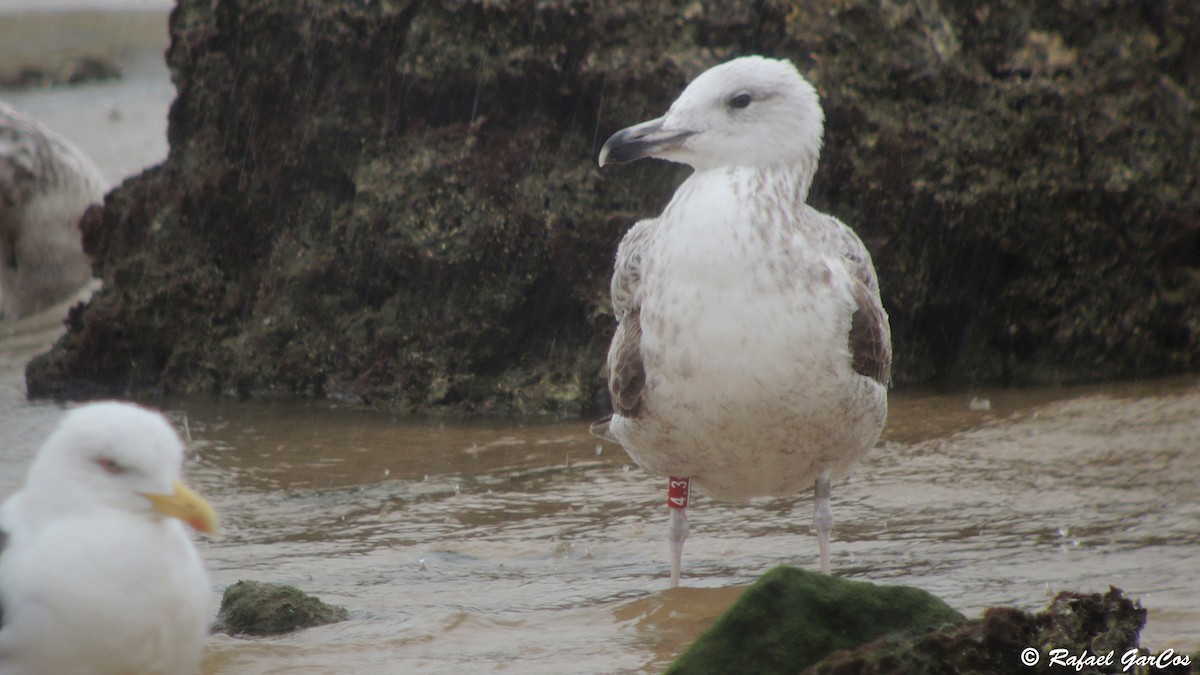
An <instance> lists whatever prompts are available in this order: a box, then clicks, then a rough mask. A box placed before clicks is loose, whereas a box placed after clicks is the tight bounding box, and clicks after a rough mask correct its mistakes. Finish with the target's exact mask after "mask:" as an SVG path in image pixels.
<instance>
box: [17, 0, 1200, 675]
mask: <svg viewBox="0 0 1200 675" xmlns="http://www.w3.org/2000/svg"><path fill="white" fill-rule="evenodd" d="M80 2H81V3H82V4H85V5H86V4H88V3H87V2H83V0H80ZM67 4H72V3H67ZM92 5H99V6H100V7H101V9H103V10H104V11H106V12H108V14H109V15H111V14H113V13H114V12H117V11H118V10H119V11H131V10H127V9H122V8H126V7H127V6H128V5H129V3H128V2H124V3H123V2H122V0H113V2H111V3H108V4H107V5H106V3H105V2H103V0H92ZM133 5H136V7H137V12H135V13H136V17H134V18H133V19H130V20H124V19H122V20H120V21H115V22H114V21H109V22H108V23H106V24H104V25H108V26H110V28H109V29H105V30H109V31H110V32H109V33H105V34H103V35H101V36H100V37H99V38H94V37H93V38H90V39H98V40H100V42H101V43H102V44H114V43H119V44H121V45H126V43H127V42H128V43H131V44H133V46H132V47H128V45H126V47H128V48H127V49H126V48H125V47H122V49H123V50H124V51H122V50H116V51H115V52H114V53H117V54H118V57H119V59H124V60H123V61H122V63H124V64H125V73H126V76H125V78H123V79H122V80H121V81H118V82H112V83H99V84H94V85H88V86H83V87H67V88H53V89H46V90H26V91H22V92H4V91H0V98H5V99H6V100H9V101H10V102H13V103H16V104H17V105H20V106H22V107H23V108H24V109H26V110H28V111H30V112H32V113H34V114H37V115H38V116H39V117H41V118H42V119H44V120H46V121H47V123H51V124H52V126H54V127H55V128H58V129H60V130H62V131H63V133H64V135H67V136H68V137H69V138H72V140H74V141H75V142H76V143H78V144H79V145H80V146H81V147H84V149H85V150H87V151H89V152H91V153H92V154H93V155H94V156H96V159H97V161H98V163H100V164H101V168H102V170H104V172H105V174H106V175H107V176H109V177H110V179H112V180H114V181H117V180H120V179H121V178H123V177H124V176H127V175H130V174H132V173H135V172H136V171H138V170H140V169H141V168H142V167H144V166H146V165H148V164H152V163H154V162H156V161H158V160H159V159H161V158H162V157H163V156H165V154H166V143H165V115H166V107H167V105H168V104H169V103H170V100H171V96H172V95H173V90H172V88H171V85H170V83H169V80H168V79H167V75H166V69H165V67H164V66H162V65H161V56H160V54H161V44H159V43H157V42H155V39H152V38H148V37H146V31H148V30H150V29H151V28H146V27H145V26H149V27H154V26H165V15H163V16H161V17H159V18H158V19H151V18H147V15H146V14H145V13H144V12H143V11H142V10H144V9H145V8H146V7H150V8H151V9H153V8H155V7H157V8H159V10H162V6H161V5H162V3H155V2H144V3H138V2H134V3H133ZM114 8H116V9H114ZM163 11H165V10H163ZM2 14H3V13H2V12H0V15H2ZM58 16H59V18H54V17H48V16H40V17H34V18H29V17H26V18H24V19H21V21H25V22H26V23H19V22H14V20H11V17H7V16H0V19H3V20H2V21H0V32H3V31H4V30H5V28H6V27H7V29H8V33H4V35H5V36H6V37H5V39H6V42H5V44H6V45H8V46H9V47H10V48H12V45H13V44H15V43H14V42H13V41H14V40H17V39H27V40H29V41H30V42H31V43H36V44H39V45H44V44H45V43H46V42H47V41H46V40H45V39H44V36H45V35H46V34H47V31H49V33H53V34H57V33H56V31H59V30H60V29H61V30H62V31H66V30H67V29H70V30H81V31H82V29H79V28H78V27H79V26H80V25H84V26H92V25H96V24H94V22H93V23H88V22H86V21H85V22H82V23H81V22H80V20H79V19H78V17H77V16H76V15H75V14H74V13H73V12H72V11H67V10H63V11H61V12H60V13H59V15H58ZM131 16H132V15H131ZM111 26H117V28H111ZM138 26H143V27H142V28H137V27H138ZM131 27H132V28H131ZM155 30H157V28H155ZM130 31H133V34H134V35H136V36H137V38H136V39H131V38H130V37H129V34H130ZM83 32H86V31H83ZM39 35H41V36H43V38H39V37H38V36H39ZM67 42H68V43H69V44H76V43H77V42H78V40H74V41H70V40H68V41H67ZM161 42H162V44H165V40H163V41H161ZM14 49H15V48H14ZM3 57H4V54H3V53H0V61H2V60H3ZM118 57H114V58H118ZM67 129H69V130H70V131H69V132H68V131H67ZM64 312H65V305H64V306H60V307H58V308H54V309H52V310H49V311H48V312H47V313H45V314H43V315H39V316H36V317H31V318H30V319H27V320H24V321H22V322H20V323H9V324H0V498H3V497H5V496H7V495H8V494H10V493H11V492H12V491H13V490H14V489H16V487H17V486H18V485H19V484H20V482H21V480H22V478H23V475H24V472H25V470H26V468H27V466H28V462H29V459H30V457H31V456H32V454H33V452H34V451H35V450H36V448H37V446H38V445H39V444H40V442H41V440H42V439H43V438H44V437H45V435H46V434H47V433H48V432H49V430H50V429H51V428H52V427H53V425H54V424H55V422H56V421H57V420H58V418H59V417H60V416H61V414H62V408H61V407H60V406H58V405H55V404H47V403H33V404H31V403H29V402H27V401H25V399H24V381H23V369H24V363H25V362H26V361H27V360H28V359H29V358H30V357H32V356H33V355H34V354H36V353H38V352H40V351H43V350H44V349H45V348H46V347H47V346H48V345H49V343H50V342H51V341H52V340H53V339H54V336H55V335H56V334H57V333H58V331H59V330H61V328H60V323H61V317H62V315H63V313H64ZM163 406H164V407H165V408H166V409H167V411H168V413H169V414H170V415H171V417H172V418H173V419H174V420H175V422H176V424H177V425H178V427H179V428H180V430H181V431H182V432H184V433H186V434H187V436H188V438H189V443H190V447H191V450H192V454H191V458H190V460H189V463H188V466H187V473H188V478H189V481H190V482H191V483H193V484H194V485H195V486H196V487H197V489H198V490H199V491H201V492H202V493H204V494H205V495H206V496H207V497H209V499H210V500H211V501H212V502H213V504H214V505H215V507H216V508H217V510H218V512H219V513H220V514H221V517H222V519H223V527H224V533H223V536H222V537H220V538H219V539H201V540H200V542H199V543H200V546H201V549H202V553H203V555H204V557H205V559H206V560H207V563H208V567H209V570H210V571H211V574H212V577H213V601H214V606H215V603H216V602H217V601H218V599H219V597H220V593H221V591H222V590H223V589H224V587H225V586H227V585H229V584H231V583H233V582H235V581H237V580H239V579H258V580H264V581H280V582H286V583H291V584H295V585H296V586H299V587H300V588H303V589H304V590H306V591H308V592H311V593H314V594H316V595H318V596H320V597H321V598H323V599H325V600H327V601H329V602H333V603H336V604H340V605H343V606H345V607H347V608H349V609H350V612H351V619H350V620H349V621H347V622H344V623H340V624H335V625H331V626H325V627H321V628H316V629H311V630H306V631H301V632H298V633H295V634H292V635H288V636H284V637H278V638H269V639H239V638H233V637H228V636H214V637H213V638H212V639H211V640H210V643H209V645H208V647H207V654H206V658H205V662H204V667H203V672H204V673H206V674H210V675H215V674H218V673H222V674H225V673H228V674H239V675H240V674H254V673H263V674H265V673H296V672H304V673H409V672H419V673H441V672H447V673H449V672H463V671H508V672H520V673H567V672H570V673H607V672H655V671H657V670H660V669H661V668H662V667H663V666H665V665H666V664H667V663H668V662H669V661H670V659H672V658H673V657H674V656H675V655H677V654H678V653H679V652H680V650H681V649H683V648H684V647H685V646H686V645H687V644H688V643H690V642H691V641H692V640H693V639H694V638H695V637H696V636H697V635H698V634H699V633H700V632H701V631H702V630H703V629H704V628H705V627H707V626H708V625H709V624H710V623H711V621H712V620H713V619H714V618H715V617H716V616H718V615H719V614H720V612H721V611H723V610H724V609H725V608H726V607H727V606H728V605H729V604H730V603H732V602H733V601H734V600H735V599H736V597H737V596H738V594H739V593H740V592H741V590H742V589H743V588H744V587H745V585H746V584H748V583H750V582H751V581H752V580H753V579H754V578H755V577H756V576H757V575H758V574H760V573H761V572H763V571H764V570H766V569H768V568H770V567H771V566H774V565H777V564H781V563H791V564H796V565H801V566H804V567H808V568H813V567H815V566H816V564H817V563H816V542H815V539H814V538H813V536H812V532H811V526H810V524H811V520H812V501H811V496H810V495H797V496H795V497H793V498H789V499H775V500H758V501H754V502H751V503H748V504H722V503H715V502H713V501H712V500H709V499H705V498H704V497H699V498H697V499H696V500H695V502H694V508H693V509H692V510H691V512H690V516H689V517H690V520H691V526H692V535H691V537H690V539H689V540H688V542H687V546H686V548H685V553H684V574H685V579H684V583H685V586H686V587H685V588H682V589H679V590H676V591H668V590H666V585H667V580H666V575H667V572H668V562H667V544H666V540H665V528H666V516H667V513H666V511H667V509H666V507H665V506H664V499H665V485H664V483H663V481H662V480H661V479H656V478H653V477H651V476H648V475H646V474H645V473H644V472H642V471H641V470H640V469H638V468H637V467H636V466H634V465H632V463H631V462H630V461H629V459H628V458H627V457H626V456H625V454H624V453H623V452H622V451H621V450H620V448H618V447H616V446H611V445H606V444H602V443H600V442H598V441H597V440H596V439H594V438H591V437H589V436H588V434H587V422H588V421H587V420H569V421H560V422H553V423H548V422H542V423H525V424H520V423H507V422H497V421H488V422H481V421H470V420H412V419H401V418H396V417H394V416H391V415H388V414H384V413H377V412H365V411H361V410H355V409H348V408H339V407H336V406H330V405H327V404H319V403H313V404H265V403H217V402H211V401H198V400H172V401H168V402H164V403H163ZM833 506H834V515H835V518H836V525H835V531H834V543H833V567H834V573H835V574H838V575H842V576H846V577H849V578H854V579H865V580H871V581H877V582H883V583H905V584H913V585H917V586H920V587H922V588H925V589H927V590H929V591H931V592H933V593H935V594H937V595H939V596H940V597H942V598H943V599H945V600H946V601H948V602H949V603H950V604H952V605H954V606H955V607H956V608H958V609H960V610H961V611H963V612H964V613H966V614H967V615H969V616H970V615H978V614H979V613H980V612H981V611H982V610H983V609H984V608H986V607H988V606H992V605H1013V606H1017V607H1021V608H1024V609H1030V610H1033V609H1039V608H1042V607H1044V606H1045V605H1046V603H1047V602H1048V600H1049V599H1050V597H1052V595H1053V594H1054V593H1055V592H1057V591H1060V590H1068V589H1070V590H1081V591H1104V590H1106V589H1107V588H1108V586H1109V585H1110V584H1111V585H1115V586H1117V587H1120V588H1122V589H1124V590H1125V591H1126V592H1127V593H1129V594H1130V595H1131V596H1133V597H1136V598H1138V599H1139V600H1140V601H1141V602H1142V604H1143V605H1144V606H1146V607H1147V608H1148V609H1149V624H1148V626H1147V628H1146V630H1145V631H1144V633H1143V638H1144V643H1145V644H1147V645H1148V646H1150V647H1151V648H1152V649H1154V650H1155V651H1161V650H1163V649H1167V648H1173V649H1176V650H1192V651H1194V650H1197V649H1200V571H1197V570H1198V569H1200V564H1198V563H1200V378H1197V377H1195V376H1181V377H1177V378H1171V379H1165V380H1158V381H1152V382H1141V383H1132V384H1117V385H1111V386H1097V387H1083V388H1069V389H1038V390H1015V391H1014V390H1007V391H1000V390H996V391H975V392H971V393H969V394H952V395H939V394H932V393H920V392H905V393H898V394H894V395H893V397H892V409H891V415H890V418H889V421H888V426H887V429H886V430H885V432H884V437H883V439H882V440H881V442H880V444H879V446H878V447H877V448H876V449H875V450H874V451H873V452H872V453H871V454H870V455H868V457H867V458H866V459H865V461H863V462H862V463H861V464H860V465H859V466H858V468H857V470H856V471H855V472H854V474H853V475H852V476H851V477H850V478H849V479H848V480H847V481H845V482H843V483H841V484H839V485H837V486H835V487H834V494H833ZM1015 657H1016V655H1014V658H1015Z"/></svg>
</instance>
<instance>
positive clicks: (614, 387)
mask: <svg viewBox="0 0 1200 675" xmlns="http://www.w3.org/2000/svg"><path fill="white" fill-rule="evenodd" d="M645 386H646V368H645V366H644V365H643V364H642V320H641V312H640V311H639V310H634V311H632V312H630V313H629V314H627V315H626V316H625V319H624V320H623V321H621V323H619V324H617V333H616V335H614V336H613V341H612V347H610V348H609V350H608V393H609V394H611V396H612V405H613V412H614V413H616V414H618V415H621V416H622V417H637V416H639V415H641V413H642V409H643V406H642V389H644V388H645Z"/></svg>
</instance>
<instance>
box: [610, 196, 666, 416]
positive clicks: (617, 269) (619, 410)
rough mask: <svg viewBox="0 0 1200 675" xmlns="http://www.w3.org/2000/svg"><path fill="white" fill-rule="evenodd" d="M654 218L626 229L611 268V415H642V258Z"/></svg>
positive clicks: (652, 231) (643, 371) (650, 234)
mask: <svg viewBox="0 0 1200 675" xmlns="http://www.w3.org/2000/svg"><path fill="white" fill-rule="evenodd" d="M656 222H657V221H656V220H655V219H652V218H651V219H647V220H642V221H639V222H638V223H636V224H635V225H634V226H633V227H631V228H629V232H627V233H626V234H625V237H624V238H622V239H621V245H620V246H618V247H617V260H616V264H615V265H614V267H613V277H612V285H611V292H612V304H613V314H614V315H616V317H617V321H618V323H617V331H616V334H615V335H613V341H612V346H611V347H610V348H609V350H608V391H609V394H611V396H612V404H613V412H614V413H616V414H618V415H621V416H623V417H637V416H638V415H640V414H641V413H642V410H643V405H642V389H644V388H645V386H646V369H645V366H644V365H643V363H642V321H641V311H642V259H643V252H644V251H645V249H646V246H647V245H648V244H649V242H650V239H651V237H652V236H653V234H654V232H655V227H654V226H655V223H656Z"/></svg>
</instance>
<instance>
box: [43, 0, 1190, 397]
mask: <svg viewBox="0 0 1200 675" xmlns="http://www.w3.org/2000/svg"><path fill="white" fill-rule="evenodd" d="M1198 32H1200V3H1196V2H1194V0H1161V1H1157V2H1154V3H1149V4H1147V3H1146V2H1143V1H1141V0H1108V1H1106V2H1096V1H1095V0H1060V1H1058V2H1053V3H1033V4H1030V3H1029V2H1027V1H1026V0H997V1H996V2H989V3H950V2H938V1H937V0H922V1H920V2H900V1H899V0H846V1H842V2H837V3H800V4H796V3H792V2H787V1H786V0H768V1H766V2H757V3H724V2H717V1H716V0H700V1H698V2H693V3H690V4H688V5H687V8H686V10H685V11H680V10H679V9H678V6H677V5H676V4H675V3H667V2H655V3H645V2H640V1H639V2H633V1H632V0H550V1H543V0H518V1H516V2H507V3H488V2H458V3H399V2H396V3H392V2H360V1H358V0H341V1H326V0H253V1H250V0H223V1H222V2H219V3H213V2H210V1H209V0H181V2H180V3H179V4H178V5H177V7H176V9H175V10H174V11H173V13H172V15H171V47H170V50H169V52H168V61H169V65H170V67H171V72H172V78H173V80H174V82H175V84H176V87H177V89H178V92H179V93H178V98H177V99H176V101H175V103H174V105H173V106H172V109H171V113H170V124H169V140H170V143H171V151H170V156H169V157H168V159H167V161H166V162H165V163H164V164H163V165H161V166H158V167H155V168H152V169H150V170H148V171H147V172H145V173H143V174H142V175H141V176H138V177H135V178H133V179H130V180H128V181H126V182H125V183H124V184H123V185H122V186H121V187H120V188H118V189H117V190H116V191H114V192H113V193H111V195H110V197H109V199H108V200H107V203H106V205H105V207H104V209H103V210H102V211H93V212H91V213H90V214H89V216H88V217H86V218H85V219H84V222H83V229H84V232H85V245H86V248H87V251H88V252H89V253H90V254H91V255H92V256H93V258H94V260H95V267H96V270H97V272H98V274H99V275H100V276H101V277H102V278H103V280H104V289H103V290H102V291H101V292H100V293H98V294H97V295H96V296H95V297H94V298H93V299H92V300H91V302H90V303H89V304H88V305H86V306H85V307H83V308H82V309H80V310H78V311H76V312H73V313H72V314H71V316H70V317H69V318H68V322H67V324H68V326H67V332H66V334H65V335H64V336H63V338H62V339H61V340H60V341H59V342H58V343H57V344H56V345H55V346H54V347H53V349H52V350H51V351H50V352H49V353H48V354H46V355H44V356H42V357H40V358H38V359H35V360H34V361H33V362H32V363H30V365H29V368H28V371H27V383H28V393H29V395H30V396H31V397H58V398H79V397H95V396H111V395H118V394H119V395H124V396H151V395H157V394H166V393H206V394H216V395H223V396H230V397H246V396H305V397H323V398H329V399H334V400H339V401H350V402H361V403H368V404H379V405H385V406H388V407H391V408H395V409H400V410H425V411H428V410H438V409H449V408H453V409H458V410H465V411H477V412H497V413H507V414H526V413H557V414H571V415H574V414H580V413H585V414H590V413H591V412H592V408H593V405H594V401H595V400H596V393H597V392H602V391H603V389H604V385H603V379H602V377H601V373H600V370H601V365H602V361H603V358H604V354H605V351H606V345H607V341H608V339H609V336H610V335H611V330H612V327H613V320H612V316H611V311H610V308H609V306H608V300H607V283H608V276H609V274H610V273H611V266H612V260H613V255H614V252H615V248H616V243H617V241H619V239H620V237H621V235H622V234H623V233H624V231H625V230H626V229H627V228H628V227H629V226H630V225H631V224H632V223H633V222H634V221H635V220H636V219H637V218H639V217H642V216H646V215H650V214H654V213H657V212H659V211H660V210H661V208H662V206H663V204H664V203H665V200H666V199H667V198H668V197H669V196H670V194H671V193H672V191H673V190H674V188H675V186H676V185H677V184H678V182H679V180H680V177H681V175H682V171H683V170H682V169H677V170H668V169H667V168H666V167H663V166H652V165H651V164H650V163H643V164H641V165H635V166H631V167H621V168H620V169H619V170H612V171H609V170H607V169H606V170H605V172H604V173H601V172H600V171H599V170H598V169H597V167H596V166H595V153H596V151H597V149H598V147H599V145H600V143H602V142H603V140H604V139H605V137H606V136H607V134H609V133H611V132H612V131H615V130H616V129H619V128H621V127H624V126H626V125H628V124H630V123H632V122H634V121H637V120H643V119H646V118H647V117H648V116H652V115H656V114H660V113H661V112H662V111H664V110H665V109H666V107H667V105H668V104H669V103H670V102H671V101H672V100H673V99H674V97H675V96H676V95H677V94H678V92H679V91H680V90H681V89H682V88H683V86H684V85H685V84H686V82H687V80H688V78H689V77H691V76H693V75H695V74H697V73H698V72H700V71H702V70H703V69H704V68H706V67H708V66H710V65H712V64H714V63H716V62H719V61H723V60H726V59H728V58H730V57H732V56H735V55H738V54H743V53H763V54H766V55H770V56H780V57H788V58H791V59H793V60H794V61H796V62H797V64H798V65H799V67H800V69H801V70H802V71H803V72H804V73H805V74H806V75H808V76H809V77H810V78H811V79H812V80H813V81H814V83H815V84H816V85H817V86H818V89H819V91H820V93H821V95H822V98H823V102H824V105H825V109H826V116H827V133H826V145H825V151H824V153H823V157H822V163H821V168H820V170H819V171H818V174H817V179H816V184H815V185H814V188H813V194H812V196H811V201H812V202H813V203H814V205H815V206H817V207H818V208H820V209H821V210H822V211H825V212H828V213H832V214H834V215H837V216H838V217H840V218H841V219H843V220H844V221H846V222H847V223H849V224H851V225H852V226H853V227H854V228H856V230H857V231H858V232H859V233H860V235H861V236H862V237H863V239H864V240H865V241H866V243H867V245H868V247H869V248H870V249H871V251H872V253H873V255H874V257H875V262H876V266H877V268H878V270H879V274H880V279H881V283H880V285H881V287H882V290H883V299H884V304H885V306H886V307H887V309H888V310H889V312H890V313H891V317H892V325H893V335H894V341H895V349H896V359H895V368H894V370H893V377H894V380H895V381H896V382H897V383H899V384H904V383H920V382H931V381H933V382H940V383H944V384H951V385H953V384H959V383H970V384H974V385H981V384H985V383H994V382H1019V383H1041V382H1076V381H1088V380H1098V379H1106V378H1113V377H1134V376H1148V375H1155V374H1160V373H1169V372H1179V371H1181V370H1187V369H1191V370H1195V369H1197V368H1200V196H1198V195H1197V191H1196V187H1195V167H1196V166H1200V139H1198V138H1197V136H1198V134H1200V105H1197V102H1198V101H1200V78H1196V77H1194V76H1192V75H1190V74H1194V73H1195V72H1198V71H1200V51H1197V50H1196V49H1193V48H1190V45H1192V44H1193V42H1194V41H1193V40H1190V36H1193V35H1195V34H1197V33H1198ZM600 405H601V406H603V402H602V401H601V403H600Z"/></svg>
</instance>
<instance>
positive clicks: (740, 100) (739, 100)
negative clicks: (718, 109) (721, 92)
mask: <svg viewBox="0 0 1200 675" xmlns="http://www.w3.org/2000/svg"><path fill="white" fill-rule="evenodd" d="M752 100H753V99H752V98H750V94H738V95H737V96H734V97H733V98H731V99H729V107H730V108H733V109H734V110H740V109H742V108H745V107H746V106H748V105H750V101H752Z"/></svg>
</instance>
